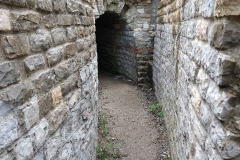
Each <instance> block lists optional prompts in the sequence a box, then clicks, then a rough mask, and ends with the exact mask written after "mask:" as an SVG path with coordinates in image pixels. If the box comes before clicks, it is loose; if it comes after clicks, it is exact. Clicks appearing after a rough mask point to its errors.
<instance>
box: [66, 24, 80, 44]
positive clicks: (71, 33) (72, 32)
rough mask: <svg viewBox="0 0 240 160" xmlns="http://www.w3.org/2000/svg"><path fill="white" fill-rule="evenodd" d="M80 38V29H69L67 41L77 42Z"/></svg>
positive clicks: (74, 27) (73, 27)
mask: <svg viewBox="0 0 240 160" xmlns="http://www.w3.org/2000/svg"><path fill="white" fill-rule="evenodd" d="M77 37H78V28H77V27H76V26H71V27H67V39H68V40H69V41H76V39H77Z"/></svg>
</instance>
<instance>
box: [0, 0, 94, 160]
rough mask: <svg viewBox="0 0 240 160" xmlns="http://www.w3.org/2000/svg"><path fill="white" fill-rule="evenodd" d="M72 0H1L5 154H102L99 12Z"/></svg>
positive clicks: (0, 141)
mask: <svg viewBox="0 0 240 160" xmlns="http://www.w3.org/2000/svg"><path fill="white" fill-rule="evenodd" d="M71 2H72V3H74V4H78V5H77V8H75V9H74V8H72V9H74V10H72V9H70V8H69V3H70V1H68V0H0V3H1V7H2V9H0V31H1V35H0V39H1V42H0V47H1V50H0V159H16V160H21V159H22V160H26V159H35V160H40V159H83V160H90V159H95V158H96V151H95V149H96V138H97V136H96V133H97V132H96V129H97V126H96V124H97V112H96V107H97V98H95V97H93V95H94V96H96V95H97V84H98V81H97V74H96V73H97V61H96V58H97V55H96V53H94V52H96V45H95V35H94V31H93V28H94V27H95V26H93V25H94V21H95V18H94V14H93V11H92V10H93V8H92V6H91V4H90V3H88V2H82V1H81V3H79V0H72V1H71ZM74 6H75V5H74ZM74 6H72V7H74ZM3 8H4V9H3ZM86 8H87V9H86ZM83 15H84V18H85V19H87V22H86V23H84V24H85V25H82V23H80V21H82V19H83ZM76 17H77V18H78V19H79V20H80V21H79V23H78V24H76V25H75V23H76ZM79 28H81V29H82V30H81V31H82V32H81V35H80V31H79ZM84 28H86V29H85V30H84ZM90 28H91V29H90ZM84 31H86V34H85V33H84ZM77 40H78V41H77ZM80 46H81V47H80ZM78 47H79V48H78ZM86 67H87V68H88V79H84V80H83V81H82V84H78V81H79V79H80V77H81V76H83V75H80V71H81V70H82V68H86ZM84 84H85V85H87V86H88V87H87V88H86V86H84ZM90 86H91V87H90ZM82 89H84V91H85V92H84V96H85V97H84V96H82ZM91 96H92V97H91ZM80 104H81V106H80ZM84 106H87V108H84ZM86 112H89V118H88V119H85V120H84V121H83V120H82V117H83V115H85V113H86ZM75 140H78V142H81V143H76V141H75ZM83 144H84V145H85V146H87V147H85V148H84V147H83V146H82V145H83ZM86 144H87V145H86ZM90 151H91V152H90ZM80 152H81V153H80Z"/></svg>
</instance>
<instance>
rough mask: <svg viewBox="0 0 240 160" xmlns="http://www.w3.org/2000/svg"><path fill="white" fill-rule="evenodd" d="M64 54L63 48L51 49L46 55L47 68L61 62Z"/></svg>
mask: <svg viewBox="0 0 240 160" xmlns="http://www.w3.org/2000/svg"><path fill="white" fill-rule="evenodd" d="M64 54H65V49H64V47H63V46H59V47H55V48H51V49H50V50H48V51H47V53H46V58H47V62H48V65H49V66H53V65H55V64H57V63H58V62H60V61H61V59H62V57H63V55H64Z"/></svg>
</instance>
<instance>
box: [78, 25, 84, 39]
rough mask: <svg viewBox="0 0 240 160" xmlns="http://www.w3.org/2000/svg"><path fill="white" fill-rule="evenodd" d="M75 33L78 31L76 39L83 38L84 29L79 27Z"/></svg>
mask: <svg viewBox="0 0 240 160" xmlns="http://www.w3.org/2000/svg"><path fill="white" fill-rule="evenodd" d="M77 31H78V37H79V38H81V37H83V36H84V27H83V26H79V27H78V29H77Z"/></svg>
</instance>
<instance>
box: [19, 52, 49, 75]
mask: <svg viewBox="0 0 240 160" xmlns="http://www.w3.org/2000/svg"><path fill="white" fill-rule="evenodd" d="M23 63H24V67H25V69H26V71H27V73H31V72H33V71H36V70H39V69H41V68H44V66H45V59H44V57H43V55H41V54H40V55H34V56H31V57H28V58H26V59H25V60H24V61H23Z"/></svg>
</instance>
